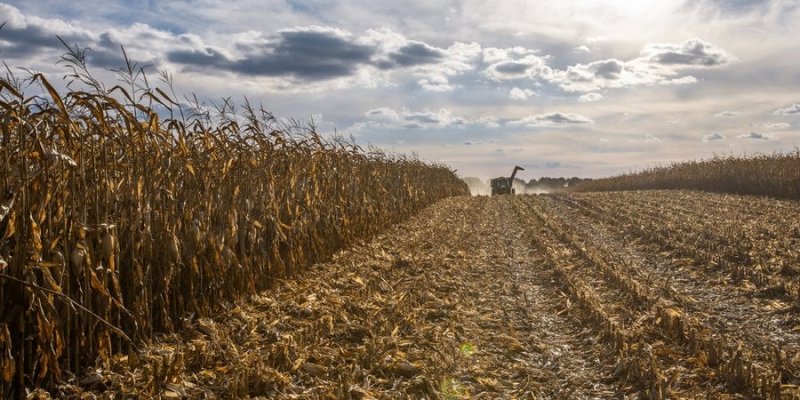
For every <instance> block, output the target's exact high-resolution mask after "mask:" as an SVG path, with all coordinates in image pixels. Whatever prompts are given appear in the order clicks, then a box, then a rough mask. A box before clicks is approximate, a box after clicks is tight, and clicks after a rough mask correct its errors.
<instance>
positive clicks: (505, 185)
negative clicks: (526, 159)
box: [491, 165, 525, 196]
mask: <svg viewBox="0 0 800 400" xmlns="http://www.w3.org/2000/svg"><path fill="white" fill-rule="evenodd" d="M517 171H525V168H522V167H520V166H518V165H517V166H515V167H514V172H512V173H511V177H509V178H507V177H505V176H501V177H499V178H494V179H492V180H491V184H492V196H494V195H496V194H514V189H513V188H512V185H513V184H514V177H515V176H517Z"/></svg>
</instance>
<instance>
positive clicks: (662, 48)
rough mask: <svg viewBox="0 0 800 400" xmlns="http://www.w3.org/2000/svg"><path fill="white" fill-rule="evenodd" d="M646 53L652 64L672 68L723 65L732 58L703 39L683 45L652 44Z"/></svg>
mask: <svg viewBox="0 0 800 400" xmlns="http://www.w3.org/2000/svg"><path fill="white" fill-rule="evenodd" d="M644 53H645V55H646V57H647V59H648V60H649V61H650V62H654V63H658V64H662V65H672V66H703V67H713V66H718V65H723V64H726V63H728V62H729V61H730V60H731V57H730V56H729V55H728V54H727V53H725V52H724V51H722V50H720V49H719V48H717V47H715V46H714V45H712V44H711V43H708V42H706V41H703V40H701V39H689V40H687V41H685V42H683V43H681V44H651V45H647V46H646V47H645V50H644Z"/></svg>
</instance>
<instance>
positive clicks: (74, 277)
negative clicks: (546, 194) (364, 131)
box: [0, 75, 468, 398]
mask: <svg viewBox="0 0 800 400" xmlns="http://www.w3.org/2000/svg"><path fill="white" fill-rule="evenodd" d="M33 81H34V82H36V83H37V84H38V85H39V86H40V87H41V89H42V92H43V93H45V94H46V95H48V97H49V98H48V100H47V101H43V100H42V99H43V97H42V96H29V97H26V96H24V95H23V94H22V90H21V89H20V88H19V87H17V86H15V84H14V82H11V81H8V80H3V79H0V109H2V110H3V112H2V114H0V129H1V131H0V135H1V136H2V137H0V140H2V145H0V185H1V186H0V190H2V192H0V197H2V199H0V321H3V322H2V323H0V372H1V373H0V398H19V397H22V396H24V394H25V387H31V386H45V387H48V386H49V387H52V386H53V385H56V384H58V382H60V381H61V380H62V379H63V378H64V376H65V375H64V373H63V372H64V371H70V372H72V373H73V374H78V375H80V373H81V372H82V371H83V368H84V367H86V366H89V365H93V364H95V362H100V363H106V364H107V363H108V362H109V360H110V357H111V356H112V354H115V353H120V352H123V353H125V352H129V353H133V352H135V350H136V348H137V343H142V342H146V341H149V340H151V339H152V338H153V337H154V335H155V334H156V333H159V332H173V331H177V330H180V329H181V328H182V327H184V326H186V325H187V324H190V323H192V321H194V320H196V319H197V318H198V317H201V316H208V315H211V314H212V313H213V312H215V311H216V310H218V309H219V307H220V306H222V305H225V304H227V303H232V302H236V301H239V300H242V299H243V298H245V297H247V296H249V295H252V294H254V293H256V292H258V291H261V290H264V289H268V288H269V287H270V285H271V284H272V283H273V282H274V280H275V278H283V277H287V276H291V275H293V274H296V273H298V272H300V271H302V270H303V269H304V268H305V267H307V266H309V265H310V264H312V263H314V262H317V261H321V260H324V259H326V258H327V257H329V256H330V255H331V254H333V253H334V252H335V251H337V250H338V249H340V248H342V247H343V246H345V245H346V244H348V243H352V242H353V241H355V240H360V239H364V238H368V237H370V236H372V235H374V234H376V233H377V232H379V231H380V230H382V229H383V228H385V227H386V226H388V225H389V224H392V223H395V222H397V221H400V220H402V219H404V218H406V217H408V216H410V215H412V214H413V213H415V212H417V211H418V210H420V209H422V208H423V207H425V206H427V205H429V204H432V203H433V202H436V201H438V200H440V199H442V198H445V197H448V196H453V195H464V194H467V193H468V189H467V187H466V184H465V183H464V182H463V181H461V180H460V179H458V178H457V177H456V176H455V174H454V173H453V171H452V170H450V169H449V168H447V167H445V166H441V165H432V164H427V163H423V162H421V161H419V160H417V159H413V158H407V157H403V156H394V155H388V154H385V153H382V152H380V151H377V150H374V149H373V150H369V151H365V150H363V149H361V148H360V147H359V146H357V145H355V144H351V143H347V142H344V141H342V140H335V139H334V140H325V139H323V138H322V137H321V136H320V135H319V134H317V132H316V131H315V130H314V129H313V126H311V127H302V126H299V125H285V124H280V123H278V122H277V121H275V119H274V118H273V117H272V116H271V115H270V114H268V113H267V112H266V111H263V110H253V109H250V108H247V109H246V110H244V111H242V112H240V113H238V114H236V115H238V116H234V117H229V116H227V115H228V114H230V113H227V112H226V113H222V114H223V116H222V117H221V118H222V119H220V120H217V121H212V120H211V119H210V118H208V117H203V116H200V115H198V116H193V117H189V118H187V119H181V120H177V119H163V120H162V118H161V115H164V112H163V109H164V108H166V109H167V110H168V111H169V112H170V113H172V114H174V113H176V110H174V109H173V108H172V107H177V104H178V103H177V102H176V101H175V100H174V99H172V98H171V97H170V96H169V95H167V94H166V93H165V92H164V91H163V90H161V89H154V90H151V89H148V90H147V91H146V92H144V93H143V94H139V95H134V94H133V93H130V92H127V91H125V89H122V88H120V87H115V88H114V89H113V90H112V91H111V92H105V93H100V92H98V93H88V92H82V91H72V92H69V93H66V94H65V95H61V94H59V93H58V92H56V90H55V89H54V88H53V87H52V85H51V84H50V83H49V82H48V81H47V80H46V79H45V78H44V77H43V76H41V75H35V76H34V77H33ZM134 97H136V98H135V99H134ZM154 104H155V105H158V106H159V107H160V108H159V112H160V114H159V112H157V110H156V109H155V108H154ZM171 362H172V361H171V360H170V361H169V362H167V361H165V363H167V364H169V363H171ZM161 372H163V371H160V372H159V373H161Z"/></svg>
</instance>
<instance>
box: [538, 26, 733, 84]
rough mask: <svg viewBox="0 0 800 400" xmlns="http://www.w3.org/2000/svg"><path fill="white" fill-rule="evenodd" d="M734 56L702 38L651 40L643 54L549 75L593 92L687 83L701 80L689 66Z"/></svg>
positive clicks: (724, 62)
mask: <svg viewBox="0 0 800 400" xmlns="http://www.w3.org/2000/svg"><path fill="white" fill-rule="evenodd" d="M733 60H734V57H733V56H732V55H731V54H730V53H728V52H727V51H725V50H723V49H721V48H719V47H717V46H715V45H713V44H711V43H709V42H706V41H704V40H701V39H697V38H694V39H689V40H686V41H684V42H681V43H650V44H647V45H645V46H644V47H643V48H642V50H641V52H640V54H639V57H637V58H635V59H632V60H628V61H623V60H619V59H613V58H610V59H606V60H600V61H594V62H590V63H588V64H575V65H571V66H568V67H567V68H566V69H565V70H557V71H554V72H553V73H552V74H550V75H549V80H550V81H551V82H553V83H556V84H557V85H559V86H560V87H561V88H562V89H564V90H566V91H569V92H591V91H596V90H600V89H603V88H621V87H632V86H648V85H655V84H661V85H686V84H692V83H696V82H697V78H695V77H694V76H691V75H683V76H681V74H682V73H684V71H687V70H700V69H709V68H719V67H723V66H726V65H728V64H729V63H731V62H732V61H733Z"/></svg>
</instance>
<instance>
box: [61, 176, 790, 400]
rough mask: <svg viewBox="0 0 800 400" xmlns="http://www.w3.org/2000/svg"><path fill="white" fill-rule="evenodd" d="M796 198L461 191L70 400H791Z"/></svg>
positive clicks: (145, 354)
mask: <svg viewBox="0 0 800 400" xmlns="http://www.w3.org/2000/svg"><path fill="white" fill-rule="evenodd" d="M799 249H800V203H797V202H791V201H777V200H769V199H764V198H756V197H741V196H728V195H719V194H706V193H699V192H687V191H670V192H666V191H661V192H622V193H586V194H568V195H567V194H564V195H539V196H531V195H524V196H498V197H494V198H489V197H456V198H450V199H447V200H444V201H441V202H439V203H437V204H435V205H433V206H431V207H429V208H427V209H425V210H424V211H422V212H421V213H420V214H418V215H417V216H415V217H413V218H412V219H410V220H409V221H407V222H405V223H402V224H398V225H396V226H394V227H392V228H390V229H389V230H387V231H386V232H384V233H382V234H380V235H378V236H376V237H374V238H373V239H372V240H370V241H365V242H362V243H358V244H356V245H354V246H352V247H350V248H349V249H347V250H345V251H342V252H340V253H338V254H336V256H335V257H334V258H333V259H332V260H330V261H329V262H327V263H322V264H317V265H315V266H314V267H313V268H312V269H310V270H309V271H307V272H305V273H303V274H302V276H298V277H297V278H296V279H292V280H286V281H279V282H276V283H275V285H274V288H272V289H271V290H268V291H265V292H263V293H261V294H260V295H259V296H255V297H253V298H252V299H251V301H249V302H247V303H245V304H223V305H221V307H220V308H221V311H220V313H219V315H217V316H215V317H214V318H201V319H196V318H194V317H193V316H191V315H187V317H186V325H187V326H188V328H187V329H185V330H184V331H183V333H181V334H180V335H171V336H164V337H159V338H158V340H156V341H155V342H154V343H152V344H149V345H147V346H146V347H144V348H143V349H141V350H140V351H138V352H134V353H131V354H127V355H124V354H123V355H117V356H116V357H115V358H114V359H113V360H112V361H111V362H109V363H107V364H106V365H99V366H98V367H97V368H96V369H93V370H92V371H91V372H90V373H88V374H85V375H84V376H80V377H75V378H74V379H72V380H71V382H70V384H65V385H62V386H60V387H59V393H56V394H58V395H59V396H72V395H75V396H81V395H83V396H89V395H91V396H96V397H97V398H114V397H115V396H116V398H120V397H125V396H132V397H154V396H160V397H162V398H276V397H277V398H289V399H291V398H298V399H306V398H309V399H311V398H313V399H316V398H323V399H324V398H330V399H348V398H350V399H401V398H427V399H462V398H473V399H499V398H502V399H513V398H516V399H597V398H600V399H622V398H630V399H635V398H714V399H739V398H769V399H772V398H784V399H786V398H789V399H791V398H797V399H800V392H798V389H797V385H798V384H800V308H798V307H799V306H800V293H798V276H799V275H798V273H800V271H798V269H800V253H799V251H800V250H799Z"/></svg>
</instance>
